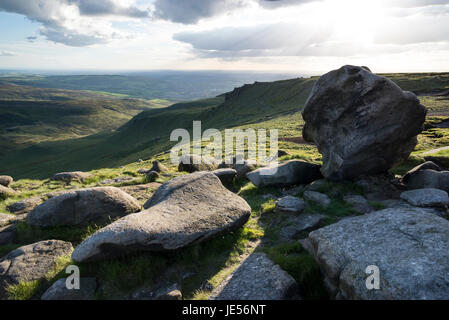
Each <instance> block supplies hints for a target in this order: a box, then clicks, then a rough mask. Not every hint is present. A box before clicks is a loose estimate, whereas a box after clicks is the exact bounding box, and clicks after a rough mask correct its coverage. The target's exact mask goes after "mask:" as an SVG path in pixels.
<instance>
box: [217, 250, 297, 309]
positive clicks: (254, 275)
mask: <svg viewBox="0 0 449 320" xmlns="http://www.w3.org/2000/svg"><path fill="white" fill-rule="evenodd" d="M297 290H298V285H297V283H296V281H295V279H293V278H292V277H291V276H290V275H289V274H288V273H287V272H285V271H284V270H282V269H281V268H280V267H279V266H278V265H276V264H274V263H273V261H271V260H270V259H269V258H268V257H267V256H266V255H265V254H264V253H261V252H258V253H253V254H251V255H250V256H249V257H248V258H246V259H245V260H244V261H243V262H242V264H241V265H240V266H239V267H238V268H237V269H236V270H235V271H234V272H233V273H232V274H231V275H230V276H229V277H228V278H227V279H225V280H224V281H223V283H222V284H221V285H219V286H218V287H217V288H216V289H215V290H214V291H213V292H212V294H211V296H210V298H209V299H210V300H283V299H288V298H291V297H292V296H293V295H295V294H296V293H297Z"/></svg>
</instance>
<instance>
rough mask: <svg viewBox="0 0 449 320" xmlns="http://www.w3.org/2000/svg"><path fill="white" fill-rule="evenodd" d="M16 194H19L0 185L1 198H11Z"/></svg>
mask: <svg viewBox="0 0 449 320" xmlns="http://www.w3.org/2000/svg"><path fill="white" fill-rule="evenodd" d="M16 194H17V191H16V190H14V189H11V188H9V187H5V186H3V185H0V197H11V196H14V195H16Z"/></svg>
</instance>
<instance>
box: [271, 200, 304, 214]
mask: <svg viewBox="0 0 449 320" xmlns="http://www.w3.org/2000/svg"><path fill="white" fill-rule="evenodd" d="M305 208H306V203H305V202H304V201H302V200H301V199H298V198H296V197H292V196H286V197H283V198H281V199H280V200H279V201H278V202H277V203H276V207H275V208H274V211H275V212H279V213H301V212H303V211H304V209H305Z"/></svg>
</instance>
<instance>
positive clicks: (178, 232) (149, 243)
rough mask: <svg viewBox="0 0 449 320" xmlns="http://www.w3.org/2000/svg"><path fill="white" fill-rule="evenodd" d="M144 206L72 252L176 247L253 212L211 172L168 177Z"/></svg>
mask: <svg viewBox="0 0 449 320" xmlns="http://www.w3.org/2000/svg"><path fill="white" fill-rule="evenodd" d="M144 207H145V208H147V210H145V211H142V212H139V213H135V214H131V215H129V216H126V217H124V218H122V219H119V220H117V221H115V222H114V223H112V224H110V225H108V226H106V227H105V228H103V229H101V230H99V231H97V232H96V233H94V234H93V235H92V236H90V237H89V238H88V239H86V240H85V241H83V242H82V243H81V244H80V245H79V246H78V247H77V248H76V249H75V251H74V252H73V255H72V258H73V259H74V260H75V261H79V262H83V261H91V260H100V259H104V258H107V257H111V256H116V255H120V254H127V253H130V252H133V251H136V250H146V251H173V250H177V249H180V248H183V247H186V246H188V245H191V244H194V243H199V242H201V241H204V240H208V239H210V238H212V237H215V236H218V235H220V234H222V233H225V232H228V231H230V230H232V229H235V228H238V227H240V226H242V225H243V224H244V223H245V222H246V221H247V220H248V218H249V215H250V212H251V208H250V206H249V205H248V204H247V203H246V201H245V200H244V199H242V198H241V197H239V196H237V195H235V194H234V193H232V192H230V191H228V190H227V189H226V188H225V187H224V186H223V184H222V183H221V182H220V180H219V179H218V178H217V177H216V176H215V175H214V174H212V173H210V172H195V173H192V174H189V175H183V176H180V177H177V178H175V179H173V180H170V181H168V182H166V183H164V184H163V185H162V186H161V187H159V189H158V190H157V191H156V192H155V193H154V195H153V197H152V198H151V199H150V200H148V201H147V203H145V205H144Z"/></svg>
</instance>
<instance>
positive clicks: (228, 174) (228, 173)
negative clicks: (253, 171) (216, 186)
mask: <svg viewBox="0 0 449 320" xmlns="http://www.w3.org/2000/svg"><path fill="white" fill-rule="evenodd" d="M212 173H213V174H215V175H216V176H217V177H218V179H220V181H221V183H223V185H224V186H230V185H232V183H233V182H234V178H235V176H236V175H237V171H236V170H234V169H226V168H223V169H217V170H214V171H212Z"/></svg>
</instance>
